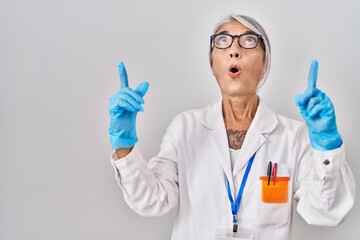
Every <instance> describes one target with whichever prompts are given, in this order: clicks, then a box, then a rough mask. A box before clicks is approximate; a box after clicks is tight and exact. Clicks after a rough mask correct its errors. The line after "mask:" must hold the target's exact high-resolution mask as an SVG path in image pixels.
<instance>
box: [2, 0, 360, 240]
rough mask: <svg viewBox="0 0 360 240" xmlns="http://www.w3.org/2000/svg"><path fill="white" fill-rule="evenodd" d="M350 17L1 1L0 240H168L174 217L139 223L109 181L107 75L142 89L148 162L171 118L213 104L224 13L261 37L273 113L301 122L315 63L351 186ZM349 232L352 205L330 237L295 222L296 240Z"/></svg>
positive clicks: (332, 11) (355, 68)
mask: <svg viewBox="0 0 360 240" xmlns="http://www.w3.org/2000/svg"><path fill="white" fill-rule="evenodd" d="M359 12H360V2H359V1H357V0H345V1H326V0H322V1H314V0H303V1H285V0H278V1H271V0H266V1H256V0H254V1H250V0H247V1H242V0H233V1H229V0H217V1H214V0H206V1H205V0H198V1H190V0H181V1H171V0H161V1H147V0H143V1H123V0H120V1H119V0H117V1H115V0H62V1H55V0H32V1H30V0H28V1H26V0H0V111H1V112H0V114H1V115H0V123H1V124H0V239H1V240H25V239H26V240H28V239H29V240H45V239H46V240H48V239H52V240H60V239H61V240H62V239H67V240H75V239H76V240H78V239H94V240H95V239H106V240H111V239H142V238H144V239H157V240H165V239H169V238H170V234H171V229H172V225H173V219H174V216H175V211H172V212H170V213H169V214H167V215H166V216H163V217H158V218H142V217H140V216H138V215H136V214H135V213H134V212H132V211H131V210H130V209H129V208H128V207H127V205H126V204H125V202H124V200H123V197H122V193H121V191H120V189H119V188H118V186H117V184H116V182H115V180H114V172H113V169H112V167H111V165H110V162H109V155H110V153H111V148H110V143H109V139H108V135H107V131H108V130H107V129H108V123H109V117H108V100H109V98H110V96H112V95H113V94H115V93H116V91H118V90H119V86H120V83H119V77H118V73H117V64H118V62H119V61H120V60H122V61H124V62H125V64H126V67H127V70H128V75H129V83H130V85H131V86H136V85H137V84H139V83H140V82H142V81H149V82H150V89H149V92H148V94H147V95H146V97H145V101H146V103H145V105H144V108H145V112H143V113H141V114H140V115H139V117H138V136H139V139H140V142H139V146H140V148H141V149H142V151H143V154H144V156H145V157H147V158H150V157H152V156H153V155H155V154H157V152H158V151H159V145H160V141H161V138H162V136H163V134H164V132H165V129H166V127H167V126H168V124H169V123H170V121H171V120H172V118H173V117H174V116H175V114H177V113H179V112H181V111H184V110H188V109H193V108H201V107H203V106H205V105H206V104H207V103H209V102H210V101H212V100H213V99H216V98H217V97H218V96H219V90H218V86H217V84H216V82H215V79H214V78H213V76H212V73H211V70H210V67H209V62H208V47H209V36H210V34H211V32H212V30H213V27H214V25H215V24H216V23H217V21H218V20H219V19H220V18H222V17H223V16H225V15H227V14H229V13H240V14H246V15H249V16H252V17H254V18H255V19H257V20H258V21H259V22H260V23H261V24H262V25H263V26H264V28H265V29H266V30H267V32H268V35H269V38H270V42H271V44H272V50H273V54H272V57H273V64H272V69H271V72H270V76H269V79H268V81H267V82H266V84H265V85H264V86H263V88H262V89H261V91H260V95H261V96H262V97H263V98H264V99H265V101H266V102H267V104H268V105H269V106H271V107H272V108H273V109H275V110H276V111H277V112H278V113H281V114H283V115H286V116H288V117H292V118H295V119H299V120H300V116H299V114H298V110H297V109H296V107H295V104H294V96H295V94H297V93H301V92H303V91H304V90H305V88H306V85H307V74H308V69H309V66H310V62H311V60H312V59H313V58H317V59H318V60H319V81H318V87H319V88H320V89H322V90H323V91H325V92H326V93H327V94H328V95H329V96H330V97H331V99H332V100H333V102H334V105H335V109H336V113H337V121H338V127H339V130H340V132H341V134H342V137H343V139H344V142H345V146H346V149H347V158H348V162H349V164H350V166H351V167H352V169H353V172H354V175H355V178H356V179H357V181H358V179H359V177H360V176H359V169H360V163H359V162H360V159H358V158H359V157H358V156H359V155H360V148H359V141H358V137H359V133H360V131H359V122H360V114H359V102H360V101H359V98H360V94H359V86H360V85H359V81H360V79H359V69H360V61H359V56H360V47H359V43H360V17H359ZM359 185H360V184H358V186H357V189H358V190H359ZM209 214H211V211H209ZM359 221H360V207H359V201H357V202H356V204H355V206H354V208H353V210H352V211H351V212H350V213H349V215H348V217H347V219H346V221H345V223H344V224H342V225H341V226H339V227H337V228H331V229H328V228H319V227H314V226H309V225H307V224H306V223H305V222H304V221H303V220H302V219H301V218H300V217H299V216H298V215H297V213H296V212H294V223H293V234H292V235H293V238H292V239H293V240H302V239H307V240H312V239H327V240H338V239H342V240H353V239H356V238H357V237H358V233H359V231H358V229H357V228H358V226H359V225H358V223H359Z"/></svg>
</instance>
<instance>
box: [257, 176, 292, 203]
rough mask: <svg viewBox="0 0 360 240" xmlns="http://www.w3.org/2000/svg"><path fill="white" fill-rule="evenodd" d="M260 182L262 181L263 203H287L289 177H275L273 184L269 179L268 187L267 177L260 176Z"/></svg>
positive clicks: (271, 179)
mask: <svg viewBox="0 0 360 240" xmlns="http://www.w3.org/2000/svg"><path fill="white" fill-rule="evenodd" d="M260 180H261V181H262V201H263V202H264V203H287V202H288V196H289V194H288V193H289V180H290V177H276V182H275V184H274V182H273V178H272V177H271V178H270V184H269V185H268V177H267V176H260Z"/></svg>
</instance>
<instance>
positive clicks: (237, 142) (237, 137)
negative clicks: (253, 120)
mask: <svg viewBox="0 0 360 240" xmlns="http://www.w3.org/2000/svg"><path fill="white" fill-rule="evenodd" d="M226 133H227V135H228V141H229V147H230V148H232V149H235V150H238V149H241V146H242V145H243V143H244V139H245V135H246V131H239V130H232V129H227V130H226Z"/></svg>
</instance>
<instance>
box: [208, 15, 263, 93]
mask: <svg viewBox="0 0 360 240" xmlns="http://www.w3.org/2000/svg"><path fill="white" fill-rule="evenodd" d="M249 31H250V32H253V31H252V30H251V29H249V28H248V27H246V26H244V25H243V24H241V23H239V22H238V21H230V22H228V23H225V24H223V25H222V26H221V27H220V28H219V29H218V30H217V32H216V33H221V32H225V33H228V34H231V35H240V34H243V33H246V32H249ZM259 41H260V40H259ZM211 56H212V66H211V68H212V71H213V74H214V76H215V78H216V81H217V82H218V84H219V86H220V89H221V93H222V95H223V97H224V96H246V95H250V94H254V93H255V94H256V90H257V86H258V83H259V81H260V76H261V73H262V71H263V68H264V60H265V51H264V47H263V45H262V44H261V42H259V44H258V45H257V46H256V48H253V49H245V48H242V47H240V46H239V44H238V38H234V42H233V44H232V45H231V47H229V48H227V49H218V48H216V47H214V48H213V50H212V53H211ZM236 69H237V70H236Z"/></svg>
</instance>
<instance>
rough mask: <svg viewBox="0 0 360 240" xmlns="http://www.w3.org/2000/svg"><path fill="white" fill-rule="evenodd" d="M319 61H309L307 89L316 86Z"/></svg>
mask: <svg viewBox="0 0 360 240" xmlns="http://www.w3.org/2000/svg"><path fill="white" fill-rule="evenodd" d="M318 67H319V63H318V61H317V60H316V59H314V60H313V61H312V62H311V66H310V71H309V76H308V89H311V88H316V82H317V76H318Z"/></svg>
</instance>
